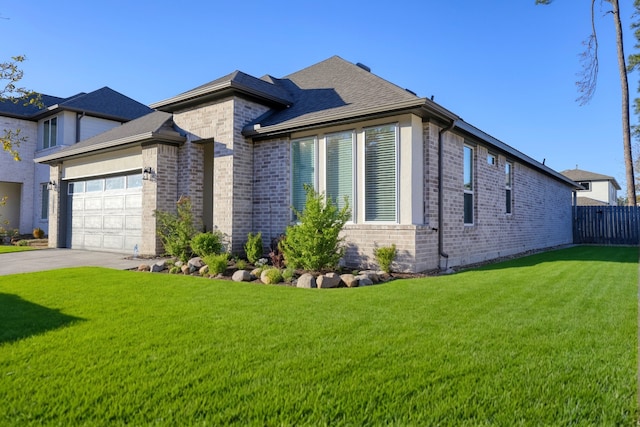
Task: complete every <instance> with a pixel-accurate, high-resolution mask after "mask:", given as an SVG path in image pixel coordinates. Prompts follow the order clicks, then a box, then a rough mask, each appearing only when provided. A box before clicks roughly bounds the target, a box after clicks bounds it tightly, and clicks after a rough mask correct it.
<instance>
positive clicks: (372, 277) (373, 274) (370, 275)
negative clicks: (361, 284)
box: [360, 270, 380, 283]
mask: <svg viewBox="0 0 640 427" xmlns="http://www.w3.org/2000/svg"><path fill="white" fill-rule="evenodd" d="M362 275H365V276H367V277H368V278H369V279H370V280H371V281H372V282H373V283H378V282H379V281H380V277H379V276H378V273H376V272H375V271H372V270H365V271H361V272H360V276H362Z"/></svg>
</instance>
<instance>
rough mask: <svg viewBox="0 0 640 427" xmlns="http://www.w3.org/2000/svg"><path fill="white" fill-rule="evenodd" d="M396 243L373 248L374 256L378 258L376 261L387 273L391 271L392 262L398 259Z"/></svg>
mask: <svg viewBox="0 0 640 427" xmlns="http://www.w3.org/2000/svg"><path fill="white" fill-rule="evenodd" d="M396 254H397V251H396V245H395V244H393V245H391V246H382V247H380V248H375V249H374V250H373V256H374V257H375V258H376V262H377V263H378V265H379V266H380V270H382V271H384V272H385V273H391V263H392V262H393V260H394V259H396Z"/></svg>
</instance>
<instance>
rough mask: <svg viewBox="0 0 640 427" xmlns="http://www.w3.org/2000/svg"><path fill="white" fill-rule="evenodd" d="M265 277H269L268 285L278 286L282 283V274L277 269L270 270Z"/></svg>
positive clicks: (265, 273)
mask: <svg viewBox="0 0 640 427" xmlns="http://www.w3.org/2000/svg"><path fill="white" fill-rule="evenodd" d="M264 275H265V276H267V283H268V284H276V283H280V282H282V273H281V272H280V270H278V269H277V268H270V269H268V270H267V271H266V272H264Z"/></svg>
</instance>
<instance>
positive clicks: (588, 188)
mask: <svg viewBox="0 0 640 427" xmlns="http://www.w3.org/2000/svg"><path fill="white" fill-rule="evenodd" d="M560 173H561V174H562V175H564V176H566V177H567V178H569V179H570V180H572V181H575V182H577V183H578V184H580V185H581V186H582V189H579V190H578V191H577V200H576V204H577V205H578V206H616V205H617V204H618V190H620V185H619V184H618V181H616V179H615V178H614V177H612V176H608V175H602V174H599V173H594V172H589V171H585V170H581V169H578V168H575V169H568V170H566V171H562V172H560Z"/></svg>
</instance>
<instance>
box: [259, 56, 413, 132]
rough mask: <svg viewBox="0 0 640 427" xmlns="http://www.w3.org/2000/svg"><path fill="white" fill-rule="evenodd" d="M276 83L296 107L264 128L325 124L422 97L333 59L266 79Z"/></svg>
mask: <svg viewBox="0 0 640 427" xmlns="http://www.w3.org/2000/svg"><path fill="white" fill-rule="evenodd" d="M267 78H268V79H269V80H271V81H273V83H274V84H275V85H277V86H279V87H281V88H283V89H285V90H286V91H287V92H289V93H290V94H291V97H292V98H293V104H292V105H291V106H290V107H289V108H287V109H283V110H280V111H276V112H274V113H272V114H271V115H269V116H267V117H263V118H261V120H260V122H259V124H260V126H261V127H267V126H274V125H279V126H286V127H295V126H296V124H297V123H302V122H304V123H308V122H310V121H315V122H319V123H321V122H323V121H325V120H330V119H331V118H332V117H336V116H344V115H349V114H352V115H354V116H356V115H358V112H359V111H365V110H367V109H370V108H371V107H372V106H388V107H389V108H388V109H389V110H391V109H393V106H394V105H405V104H407V103H408V104H412V103H414V102H415V103H416V105H421V104H424V99H423V98H418V97H417V96H416V95H414V94H412V93H410V92H408V91H407V90H405V89H402V88H401V87H399V86H397V85H395V84H393V83H391V82H389V81H387V80H384V79H383V78H381V77H378V76H376V75H375V74H373V73H371V72H369V71H366V70H365V69H363V68H361V67H359V66H357V65H354V64H352V63H351V62H348V61H345V60H344V59H342V58H340V57H339V56H332V57H331V58H329V59H326V60H324V61H322V62H319V63H317V64H315V65H312V66H310V67H307V68H305V69H303V70H300V71H298V72H295V73H293V74H290V75H288V76H286V77H284V78H282V79H275V78H273V77H270V76H267V77H263V79H267Z"/></svg>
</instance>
